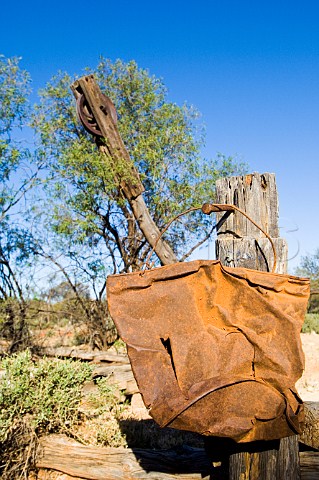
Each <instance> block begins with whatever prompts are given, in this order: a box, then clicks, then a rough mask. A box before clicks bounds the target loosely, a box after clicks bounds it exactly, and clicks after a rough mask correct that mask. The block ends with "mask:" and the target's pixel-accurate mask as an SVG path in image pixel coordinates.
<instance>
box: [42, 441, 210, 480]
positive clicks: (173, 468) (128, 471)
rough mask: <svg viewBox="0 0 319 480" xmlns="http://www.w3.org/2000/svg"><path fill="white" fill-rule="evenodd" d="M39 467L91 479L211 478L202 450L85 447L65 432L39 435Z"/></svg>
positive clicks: (187, 448)
mask: <svg viewBox="0 0 319 480" xmlns="http://www.w3.org/2000/svg"><path fill="white" fill-rule="evenodd" d="M36 467H37V468H49V469H53V470H58V471H59V472H64V473H65V474H68V475H72V476H73V477H79V478H83V479H89V480H106V479H107V480H119V479H123V480H132V479H145V480H147V479H153V480H155V479H157V480H169V479H171V480H172V479H175V478H176V479H179V480H190V479H192V480H197V479H202V480H203V479H207V480H208V479H209V478H211V477H210V472H211V467H210V464H209V461H208V460H207V457H206V455H205V451H204V450H203V449H199V448H198V449H197V448H191V447H183V448H180V449H179V452H177V451H175V450H163V451H154V450H144V449H139V448H136V449H131V448H121V447H119V448H112V447H96V446H85V445H81V444H80V443H78V442H75V441H74V440H70V439H69V438H67V437H65V436H62V435H50V436H46V437H42V438H40V440H39V447H38V453H37V459H36Z"/></svg>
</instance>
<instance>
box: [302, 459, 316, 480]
mask: <svg viewBox="0 0 319 480" xmlns="http://www.w3.org/2000/svg"><path fill="white" fill-rule="evenodd" d="M300 464H301V480H318V478H319V453H317V452H300Z"/></svg>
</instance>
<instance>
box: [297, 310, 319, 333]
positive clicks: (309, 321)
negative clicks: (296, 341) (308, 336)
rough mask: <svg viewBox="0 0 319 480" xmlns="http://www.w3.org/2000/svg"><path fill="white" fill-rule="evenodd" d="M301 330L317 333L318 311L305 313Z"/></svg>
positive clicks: (318, 326)
mask: <svg viewBox="0 0 319 480" xmlns="http://www.w3.org/2000/svg"><path fill="white" fill-rule="evenodd" d="M301 331H302V333H311V332H316V333H319V313H307V314H306V317H305V321H304V324H303V326H302V330H301Z"/></svg>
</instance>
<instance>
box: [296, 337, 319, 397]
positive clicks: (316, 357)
mask: <svg viewBox="0 0 319 480" xmlns="http://www.w3.org/2000/svg"><path fill="white" fill-rule="evenodd" d="M301 341H302V346H303V350H304V353H305V357H306V368H305V371H304V374H303V376H302V377H301V379H300V380H299V381H298V382H297V385H296V387H297V390H298V392H299V394H300V396H301V398H302V399H303V400H304V401H309V402H319V335H318V334H317V333H314V332H312V333H302V334H301Z"/></svg>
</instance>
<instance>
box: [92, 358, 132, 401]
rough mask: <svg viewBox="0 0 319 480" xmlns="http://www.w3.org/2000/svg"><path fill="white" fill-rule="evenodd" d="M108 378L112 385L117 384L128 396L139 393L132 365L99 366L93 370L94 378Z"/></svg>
mask: <svg viewBox="0 0 319 480" xmlns="http://www.w3.org/2000/svg"><path fill="white" fill-rule="evenodd" d="M96 377H108V378H109V381H110V382H111V383H115V384H116V385H117V386H118V387H119V388H120V390H124V391H125V394H126V395H133V394H134V393H138V386H137V384H136V381H135V378H134V376H133V372H132V369H131V365H109V366H104V365H98V366H96V367H95V369H94V370H93V378H96Z"/></svg>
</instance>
